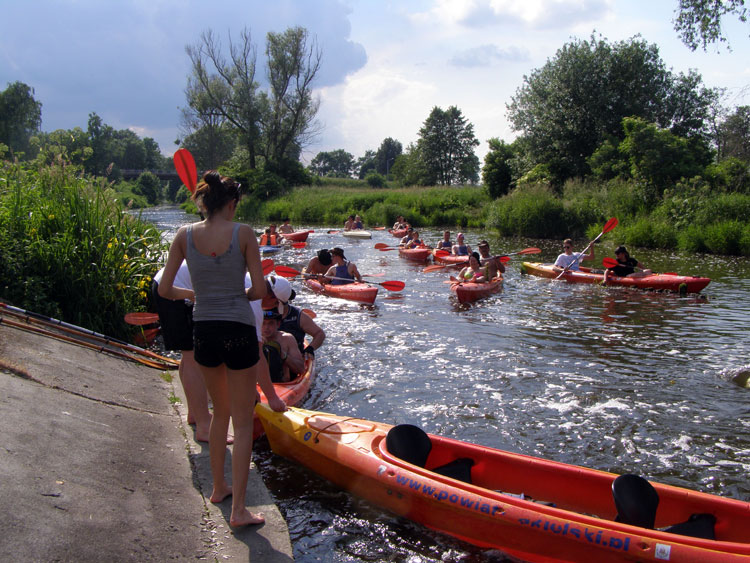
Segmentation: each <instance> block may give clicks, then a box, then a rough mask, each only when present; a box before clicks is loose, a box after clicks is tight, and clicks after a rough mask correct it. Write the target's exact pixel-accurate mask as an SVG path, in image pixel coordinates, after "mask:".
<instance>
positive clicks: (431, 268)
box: [422, 264, 448, 273]
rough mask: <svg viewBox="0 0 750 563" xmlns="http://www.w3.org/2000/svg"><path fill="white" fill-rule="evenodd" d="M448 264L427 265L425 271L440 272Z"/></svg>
mask: <svg viewBox="0 0 750 563" xmlns="http://www.w3.org/2000/svg"><path fill="white" fill-rule="evenodd" d="M447 267H448V266H444V265H443V264H434V265H432V266H427V267H426V268H425V269H424V270H422V271H423V272H425V273H427V272H439V271H440V270H445V269H446V268H447Z"/></svg>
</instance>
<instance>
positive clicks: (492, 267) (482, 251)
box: [477, 240, 505, 280]
mask: <svg viewBox="0 0 750 563" xmlns="http://www.w3.org/2000/svg"><path fill="white" fill-rule="evenodd" d="M477 249H478V250H479V257H480V260H481V263H482V265H483V266H487V273H488V274H489V279H491V280H494V279H495V278H496V277H497V274H498V273H501V274H502V273H505V264H503V263H502V262H501V261H500V259H499V258H498V257H497V256H492V255H491V254H490V243H489V242H487V241H486V240H483V241H481V242H480V243H479V244H478V245H477Z"/></svg>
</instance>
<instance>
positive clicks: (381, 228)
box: [372, 227, 385, 231]
mask: <svg viewBox="0 0 750 563" xmlns="http://www.w3.org/2000/svg"><path fill="white" fill-rule="evenodd" d="M372 230H373V231H385V227H373V228H372Z"/></svg>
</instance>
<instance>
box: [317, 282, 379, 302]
mask: <svg viewBox="0 0 750 563" xmlns="http://www.w3.org/2000/svg"><path fill="white" fill-rule="evenodd" d="M305 285H306V286H307V287H309V288H310V289H312V290H313V291H314V292H315V293H322V294H323V295H328V296H329V297H338V298H339V299H348V300H349V301H358V302H359V303H368V304H370V305H372V304H373V303H375V297H377V295H378V287H377V286H375V285H370V284H369V283H360V282H354V283H347V284H343V285H332V284H330V283H326V284H322V283H320V282H319V281H317V280H312V279H307V280H305Z"/></svg>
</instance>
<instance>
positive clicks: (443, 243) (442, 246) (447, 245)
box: [438, 240, 453, 250]
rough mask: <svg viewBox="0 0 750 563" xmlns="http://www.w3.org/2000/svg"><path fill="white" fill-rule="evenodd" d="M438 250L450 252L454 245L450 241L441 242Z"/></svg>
mask: <svg viewBox="0 0 750 563" xmlns="http://www.w3.org/2000/svg"><path fill="white" fill-rule="evenodd" d="M438 248H447V249H448V250H450V249H451V248H453V243H452V242H451V241H449V240H441V241H440V242H439V243H438Z"/></svg>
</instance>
